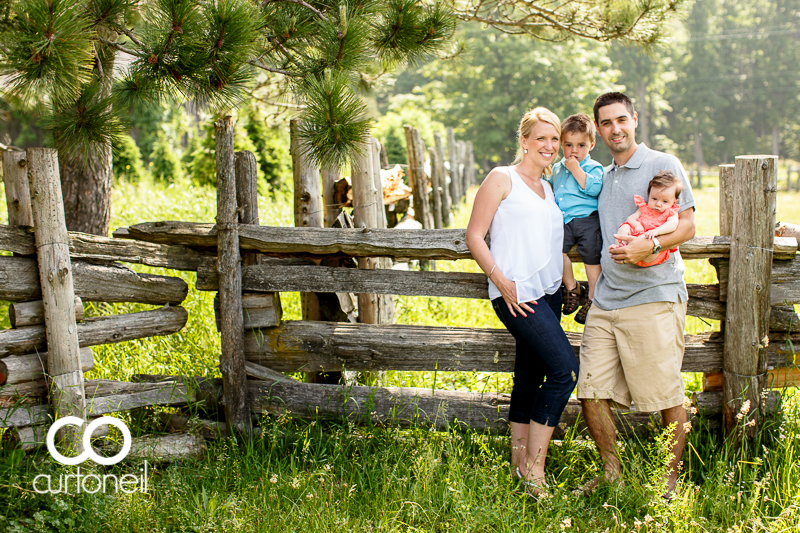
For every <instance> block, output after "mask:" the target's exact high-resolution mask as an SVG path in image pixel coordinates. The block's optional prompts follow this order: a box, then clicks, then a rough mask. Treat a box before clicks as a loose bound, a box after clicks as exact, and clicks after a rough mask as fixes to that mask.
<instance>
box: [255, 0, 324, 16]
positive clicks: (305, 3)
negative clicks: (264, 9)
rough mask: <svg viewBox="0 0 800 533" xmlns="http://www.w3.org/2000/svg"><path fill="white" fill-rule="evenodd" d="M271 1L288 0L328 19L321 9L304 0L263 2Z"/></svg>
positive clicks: (275, 0) (277, 0)
mask: <svg viewBox="0 0 800 533" xmlns="http://www.w3.org/2000/svg"><path fill="white" fill-rule="evenodd" d="M272 2H290V3H292V4H297V5H298V6H303V7H304V8H306V9H309V10H311V11H312V12H313V13H314V14H315V15H316V16H318V17H319V18H320V20H328V19H327V17H325V14H324V13H323V12H322V11H320V10H319V9H317V8H315V7H314V6H312V5H310V4H308V3H307V2H304V1H303V0H267V1H266V2H264V5H267V4H270V3H272Z"/></svg>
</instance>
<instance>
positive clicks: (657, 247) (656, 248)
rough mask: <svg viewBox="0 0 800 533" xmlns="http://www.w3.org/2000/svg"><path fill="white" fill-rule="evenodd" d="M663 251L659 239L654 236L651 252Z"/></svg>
mask: <svg viewBox="0 0 800 533" xmlns="http://www.w3.org/2000/svg"><path fill="white" fill-rule="evenodd" d="M660 251H661V243H660V242H658V239H657V238H655V237H653V251H652V252H650V253H651V254H657V253H658V252H660Z"/></svg>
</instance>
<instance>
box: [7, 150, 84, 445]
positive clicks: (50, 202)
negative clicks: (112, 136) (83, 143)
mask: <svg viewBox="0 0 800 533" xmlns="http://www.w3.org/2000/svg"><path fill="white" fill-rule="evenodd" d="M27 160H28V180H29V187H30V192H31V207H32V211H33V222H34V224H33V227H34V235H35V240H36V250H37V252H38V262H39V279H40V282H41V285H42V302H43V305H44V319H45V332H46V337H47V352H48V356H47V372H48V374H49V376H50V379H51V380H52V384H51V386H50V403H51V406H52V408H53V413H54V418H56V419H58V418H61V417H64V416H77V417H79V418H82V419H84V420H85V419H86V397H85V391H84V388H83V371H82V370H81V356H80V348H79V346H78V326H77V322H76V320H75V290H74V286H73V280H72V263H71V262H70V257H69V234H68V233H67V223H66V219H65V216H64V201H63V199H62V198H61V180H60V178H59V171H58V152H57V151H56V150H54V149H52V148H29V149H28V150H27ZM20 203H21V204H24V203H25V202H24V199H22V198H20ZM9 211H10V210H9ZM82 434H83V431H81V430H80V428H78V427H76V426H72V425H70V426H65V427H64V428H63V429H62V430H61V435H60V441H61V445H62V446H63V447H64V448H65V449H66V450H69V451H74V452H76V453H81V451H82V445H81V438H82Z"/></svg>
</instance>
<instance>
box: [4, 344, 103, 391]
mask: <svg viewBox="0 0 800 533" xmlns="http://www.w3.org/2000/svg"><path fill="white" fill-rule="evenodd" d="M48 357H49V353H48V352H42V353H31V354H26V355H12V356H9V357H5V358H3V359H0V368H5V373H6V376H7V377H6V380H5V382H3V383H0V384H3V385H15V384H18V383H25V382H28V381H35V380H41V379H44V376H45V370H46V369H47V359H48ZM80 364H81V370H82V371H83V372H88V371H89V370H91V369H92V367H93V366H94V357H93V355H92V349H91V348H81V349H80Z"/></svg>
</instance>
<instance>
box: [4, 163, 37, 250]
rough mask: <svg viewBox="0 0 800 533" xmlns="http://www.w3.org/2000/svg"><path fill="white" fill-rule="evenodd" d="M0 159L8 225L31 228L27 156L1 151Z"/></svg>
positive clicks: (31, 215)
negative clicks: (0, 161) (1, 161)
mask: <svg viewBox="0 0 800 533" xmlns="http://www.w3.org/2000/svg"><path fill="white" fill-rule="evenodd" d="M0 157H2V159H3V183H4V184H5V191H6V206H8V223H9V224H10V225H12V226H33V208H32V207H31V192H30V185H29V183H28V161H27V159H26V157H27V155H26V153H25V152H23V151H11V150H3V151H0ZM12 251H13V250H12ZM18 253H23V252H18ZM31 253H33V252H31Z"/></svg>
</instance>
